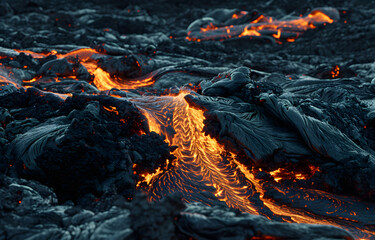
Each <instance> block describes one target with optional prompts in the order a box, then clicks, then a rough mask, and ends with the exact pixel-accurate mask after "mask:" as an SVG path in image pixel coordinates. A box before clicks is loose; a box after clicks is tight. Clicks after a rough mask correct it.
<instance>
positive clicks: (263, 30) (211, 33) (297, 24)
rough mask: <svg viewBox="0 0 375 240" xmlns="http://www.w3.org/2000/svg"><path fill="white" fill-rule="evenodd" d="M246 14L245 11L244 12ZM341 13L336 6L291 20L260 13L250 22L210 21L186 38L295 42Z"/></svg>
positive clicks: (331, 21)
mask: <svg viewBox="0 0 375 240" xmlns="http://www.w3.org/2000/svg"><path fill="white" fill-rule="evenodd" d="M244 14H245V13H244ZM339 19H340V15H339V13H338V11H337V10H336V9H334V8H322V9H315V10H313V11H311V13H309V14H308V15H307V16H305V17H299V18H295V19H291V20H275V19H273V18H272V17H267V16H264V15H260V16H259V17H258V18H257V19H255V20H253V21H251V22H250V23H249V24H242V25H230V26H221V27H217V26H215V25H213V23H209V24H208V25H207V26H206V27H202V28H200V29H199V30H192V31H189V32H188V34H187V37H186V39H187V40H189V41H197V42H200V41H207V40H216V41H223V40H226V39H231V38H241V37H246V36H247V37H261V36H268V37H272V38H274V39H275V40H276V41H277V42H278V43H281V42H280V41H279V40H284V41H287V42H294V41H295V39H296V38H298V36H299V35H301V34H302V33H303V32H305V31H307V30H308V29H314V28H317V26H320V25H326V24H331V23H333V22H334V21H338V20H339Z"/></svg>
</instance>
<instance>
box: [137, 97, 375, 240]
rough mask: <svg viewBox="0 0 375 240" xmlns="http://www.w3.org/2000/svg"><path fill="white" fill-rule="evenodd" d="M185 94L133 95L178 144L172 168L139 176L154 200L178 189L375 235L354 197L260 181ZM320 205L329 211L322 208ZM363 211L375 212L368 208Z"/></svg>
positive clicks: (277, 175)
mask: <svg viewBox="0 0 375 240" xmlns="http://www.w3.org/2000/svg"><path fill="white" fill-rule="evenodd" d="M186 94H188V93H187V92H186V91H182V92H180V94H179V95H177V96H160V97H155V96H147V97H146V96H142V97H136V98H132V99H131V101H133V102H134V103H135V105H136V106H137V107H138V108H140V109H141V110H142V112H143V113H144V115H145V116H146V117H147V119H148V122H149V126H150V130H151V131H155V132H157V133H159V134H164V135H165V136H166V137H167V140H166V141H167V142H168V143H169V144H170V145H175V146H178V148H177V150H175V151H174V152H173V154H174V155H175V156H176V157H177V159H176V160H175V161H174V162H173V163H172V168H169V169H164V170H160V168H159V169H157V171H156V172H155V173H151V174H144V175H141V176H142V177H143V178H142V179H143V180H142V181H141V182H139V183H138V185H137V186H143V187H142V188H144V189H146V190H148V192H149V196H150V199H151V200H156V199H160V198H162V197H163V196H165V195H166V194H168V193H171V192H180V193H181V194H182V197H183V199H184V200H185V201H187V202H193V201H200V202H203V203H206V204H208V205H217V204H219V203H218V202H217V201H221V202H225V203H226V205H227V206H229V207H232V208H236V209H239V210H241V211H244V212H248V213H252V214H262V215H265V216H266V217H268V218H270V219H272V218H275V217H276V218H280V220H282V221H286V222H297V223H316V224H328V225H334V226H338V227H343V228H346V229H349V230H351V231H352V232H354V233H355V234H356V235H357V236H361V237H368V236H370V235H373V234H375V231H373V230H372V229H371V227H369V226H366V223H360V222H359V221H358V220H356V212H355V211H350V212H348V211H349V209H350V208H351V206H352V204H353V203H354V202H355V201H357V200H356V199H354V198H347V197H341V196H334V195H332V194H329V193H326V192H322V191H318V190H311V189H305V188H299V189H292V188H288V187H284V186H282V185H275V186H272V185H269V184H270V183H262V182H260V181H259V180H258V179H257V178H256V177H255V175H254V174H253V170H252V169H248V168H247V167H246V166H244V165H243V164H241V163H240V162H238V161H237V160H236V156H235V154H233V153H231V152H227V151H226V150H225V148H224V146H221V145H220V144H219V143H218V142H217V141H216V140H215V139H213V138H211V137H210V136H207V135H205V134H204V132H202V130H203V126H204V124H203V121H204V115H203V111H202V110H197V109H194V108H192V107H190V106H189V105H188V104H187V102H186V101H185V100H184V96H185V95H186ZM171 129H173V130H174V131H173V130H171ZM317 171H319V168H318V167H315V166H312V165H309V166H308V170H307V172H300V171H296V172H288V171H286V169H283V168H280V169H277V170H275V171H273V172H271V173H270V174H271V175H272V176H273V177H274V179H275V180H276V181H277V182H279V181H280V180H281V179H291V180H293V181H299V180H305V179H308V178H311V177H312V176H313V175H314V174H315V173H316V172H317ZM270 189H272V190H274V191H276V192H277V193H278V194H280V195H281V196H283V198H286V199H288V200H287V202H289V203H288V204H285V203H283V202H282V201H280V202H278V200H280V199H278V200H274V199H272V198H270V196H268V192H267V191H269V190H270ZM258 193H259V195H258ZM322 209H329V211H328V212H322V211H321V210H322ZM360 210H361V211H362V212H365V213H366V214H371V213H370V212H369V210H366V209H360ZM366 211H367V212H366Z"/></svg>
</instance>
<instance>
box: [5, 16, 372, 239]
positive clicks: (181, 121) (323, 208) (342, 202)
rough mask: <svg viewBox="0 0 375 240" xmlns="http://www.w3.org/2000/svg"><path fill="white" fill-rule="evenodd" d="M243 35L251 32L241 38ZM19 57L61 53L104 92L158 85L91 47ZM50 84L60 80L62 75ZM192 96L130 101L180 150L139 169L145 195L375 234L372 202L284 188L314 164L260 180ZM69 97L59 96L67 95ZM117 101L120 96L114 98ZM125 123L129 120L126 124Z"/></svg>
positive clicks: (280, 32)
mask: <svg viewBox="0 0 375 240" xmlns="http://www.w3.org/2000/svg"><path fill="white" fill-rule="evenodd" d="M322 14H323V13H321V12H312V13H310V14H309V16H307V17H305V18H300V19H297V20H295V21H294V23H299V24H300V25H298V26H300V27H301V28H303V29H305V28H307V27H310V28H312V26H315V25H311V23H309V24H305V23H304V21H306V19H307V18H310V20H311V19H315V18H317V19H321V20H320V22H324V21H326V20H327V19H326V18H325V17H324V15H322ZM310 15H311V16H310ZM315 20H316V19H315ZM315 20H314V21H315ZM255 21H257V23H254V21H253V23H252V24H258V25H259V26H268V25H269V26H271V24H270V22H271V21H272V24H275V22H276V23H282V22H283V21H275V20H270V19H269V18H266V17H262V18H261V19H257V20H255ZM316 21H318V20H316ZM301 22H302V23H304V24H305V25H303V24H302V23H301ZM318 22H319V21H318ZM328 22H329V21H328ZM265 23H267V24H268V25H267V24H265ZM290 23H291V21H288V24H290ZM262 24H263V25H262ZM283 24H284V25H282V24H281V25H277V26H283V28H281V27H279V28H276V29H275V31H274V32H273V34H274V36H273V37H275V38H282V36H283V33H285V31H284V30H285V29H286V28H287V25H286V23H285V22H284V23H283ZM289 27H290V26H289ZM218 29H219V28H217V29H214V27H212V29H207V30H206V31H205V33H207V34H208V33H210V32H212V31H217V30H218ZM264 29H265V28H263V30H264ZM293 29H295V28H294V27H293ZM232 30H234V27H227V28H225V32H227V31H229V33H230V34H232V33H233V31H232ZM251 30H254V31H256V32H257V33H260V32H261V31H260V30H259V29H258V30H257V29H251V28H249V27H248V28H246V31H251ZM263 30H262V31H263ZM243 32H245V31H242V32H241V34H242V33H243ZM247 33H249V32H247ZM247 33H244V34H247ZM254 34H255V33H254ZM207 36H208V35H207ZM210 36H211V35H210ZM19 52H23V53H25V54H30V55H32V56H33V57H36V58H42V57H45V56H49V55H55V56H56V57H57V58H66V59H67V60H68V61H69V60H71V59H78V60H79V62H80V63H81V64H82V65H83V66H85V67H86V68H87V70H88V71H89V73H90V74H93V75H94V79H93V82H92V83H93V84H94V85H95V86H96V87H97V88H98V89H99V90H111V89H112V88H118V89H125V90H126V89H136V88H139V87H144V86H150V85H152V84H153V83H154V82H155V79H154V77H153V75H152V74H149V75H145V76H143V77H140V78H138V79H120V78H117V77H114V76H111V75H110V74H109V73H108V72H106V71H104V70H103V69H102V68H100V67H99V66H98V62H97V60H95V59H96V58H95V57H94V55H103V54H104V53H99V52H97V51H96V50H93V49H79V50H75V51H72V52H69V53H66V54H59V53H57V52H56V51H52V52H50V53H46V54H40V53H33V52H30V51H19ZM338 72H339V68H338V67H337V69H336V68H335V69H334V72H333V73H332V74H334V75H335V76H336V74H338ZM332 77H333V75H332ZM0 80H1V82H4V83H12V84H13V82H11V81H9V80H7V78H6V77H1V78H0ZM50 80H51V81H59V80H58V78H51V79H50ZM38 81H40V77H36V78H34V79H31V80H29V81H23V83H24V84H26V85H29V84H30V85H32V84H34V83H37V82H38ZM30 85H29V86H30ZM187 94H190V92H188V91H186V90H183V91H181V92H180V93H179V94H178V95H176V96H139V95H137V96H134V95H131V96H133V97H128V100H130V101H132V102H133V103H134V104H135V105H136V106H137V107H138V108H139V109H140V110H141V111H142V112H143V114H144V115H145V116H146V118H147V119H148V123H149V127H150V131H155V132H156V133H159V134H163V135H165V136H166V141H167V142H168V143H169V144H170V145H171V146H177V149H176V150H175V151H173V154H174V155H175V156H176V159H175V160H174V161H173V162H172V163H170V164H166V167H159V168H157V169H156V171H155V172H153V173H137V172H136V174H138V175H139V176H140V181H139V182H138V183H137V187H138V188H143V189H145V190H147V191H148V192H149V198H150V199H151V200H156V199H160V198H162V197H163V196H165V195H167V194H169V193H171V192H180V193H181V194H182V197H183V199H184V200H185V201H186V202H194V201H199V202H203V203H205V204H207V205H220V204H225V205H227V206H229V207H232V208H236V209H239V210H240V211H243V212H248V213H252V214H262V215H264V216H266V217H268V218H270V219H278V220H280V221H286V222H297V223H317V224H330V225H335V226H339V227H343V228H346V229H349V230H350V231H351V232H352V233H354V234H355V235H356V236H357V237H362V238H363V237H371V235H372V236H374V235H375V231H374V230H373V229H372V226H370V225H368V222H371V218H372V216H373V213H372V212H371V211H373V209H374V208H373V206H372V205H367V204H366V203H361V205H359V207H356V208H353V206H355V203H356V201H358V200H357V199H355V198H349V197H343V196H337V195H333V194H329V193H326V192H322V191H318V190H311V189H305V188H302V187H300V188H296V187H291V186H284V185H283V183H284V181H282V180H285V179H288V180H292V181H291V182H297V183H298V181H304V180H306V179H310V178H311V177H312V176H313V175H314V174H315V173H316V172H318V171H319V168H317V167H314V166H313V165H309V166H308V170H307V171H297V170H295V171H290V170H289V169H287V168H280V169H277V170H275V171H273V172H270V175H271V177H273V179H274V180H275V181H272V180H271V181H268V182H262V181H261V180H259V179H257V178H256V177H255V176H256V173H257V171H258V170H255V169H251V168H249V167H248V166H245V165H243V164H241V163H240V162H239V161H237V159H236V158H237V157H236V155H235V154H234V153H232V152H230V151H228V149H226V148H225V146H222V145H221V144H219V143H218V142H217V140H216V139H213V138H212V137H210V136H208V135H206V134H205V133H204V132H203V127H204V119H205V117H204V112H203V111H202V110H198V109H195V108H193V107H191V106H189V105H188V103H187V102H186V101H185V98H184V97H185V96H186V95H187ZM60 95H61V94H60ZM67 96H68V95H61V97H62V98H66V97H67ZM114 96H116V97H121V96H119V95H115V94H114ZM104 109H105V110H106V111H109V112H114V113H115V114H116V115H119V112H118V111H117V109H116V108H115V107H113V106H105V107H104ZM122 121H125V120H123V119H122ZM285 182H286V181H285ZM359 216H360V217H359ZM362 219H364V220H362ZM372 220H373V219H372Z"/></svg>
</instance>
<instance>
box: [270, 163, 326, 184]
mask: <svg viewBox="0 0 375 240" xmlns="http://www.w3.org/2000/svg"><path fill="white" fill-rule="evenodd" d="M315 172H319V167H315V166H312V165H309V170H308V171H307V172H293V171H289V170H288V169H287V168H279V169H276V170H275V171H272V172H270V174H271V176H272V177H273V178H274V180H275V181H276V182H280V181H281V180H283V179H289V180H294V181H295V180H306V179H309V178H311V177H312V176H313V175H314V174H315Z"/></svg>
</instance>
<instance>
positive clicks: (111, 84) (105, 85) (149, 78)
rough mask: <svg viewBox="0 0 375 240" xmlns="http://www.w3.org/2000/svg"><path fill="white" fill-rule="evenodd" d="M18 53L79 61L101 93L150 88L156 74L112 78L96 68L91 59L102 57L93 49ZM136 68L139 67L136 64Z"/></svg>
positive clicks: (94, 62) (24, 51)
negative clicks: (115, 89) (63, 52)
mask: <svg viewBox="0 0 375 240" xmlns="http://www.w3.org/2000/svg"><path fill="white" fill-rule="evenodd" d="M15 51H17V52H19V53H25V54H28V55H31V56H32V57H34V58H44V57H48V56H51V55H54V56H56V58H57V59H62V58H66V59H67V60H68V61H69V62H72V63H74V62H75V61H77V60H78V61H79V63H80V64H82V65H83V66H84V67H85V68H86V69H87V71H88V72H89V73H90V74H91V75H93V76H94V81H93V82H94V84H95V86H96V88H97V89H99V90H101V91H103V90H108V89H112V88H118V89H137V88H140V87H147V86H151V85H153V84H154V83H155V79H154V75H155V74H156V73H149V74H147V75H145V76H142V77H139V78H134V79H122V78H119V77H113V76H111V75H110V74H109V73H108V72H106V71H104V70H103V69H102V68H100V67H99V66H98V61H97V60H96V59H95V58H94V57H93V56H94V55H103V53H100V52H98V51H96V50H95V49H91V48H82V49H78V50H73V51H70V52H68V53H66V54H60V53H58V52H57V51H55V50H52V51H51V52H48V53H35V52H32V51H29V50H15ZM138 67H139V68H141V66H140V65H139V63H138ZM64 78H73V79H76V76H69V77H64ZM39 79H40V77H36V78H33V79H32V80H26V81H23V82H24V83H33V82H37V80H39Z"/></svg>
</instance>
